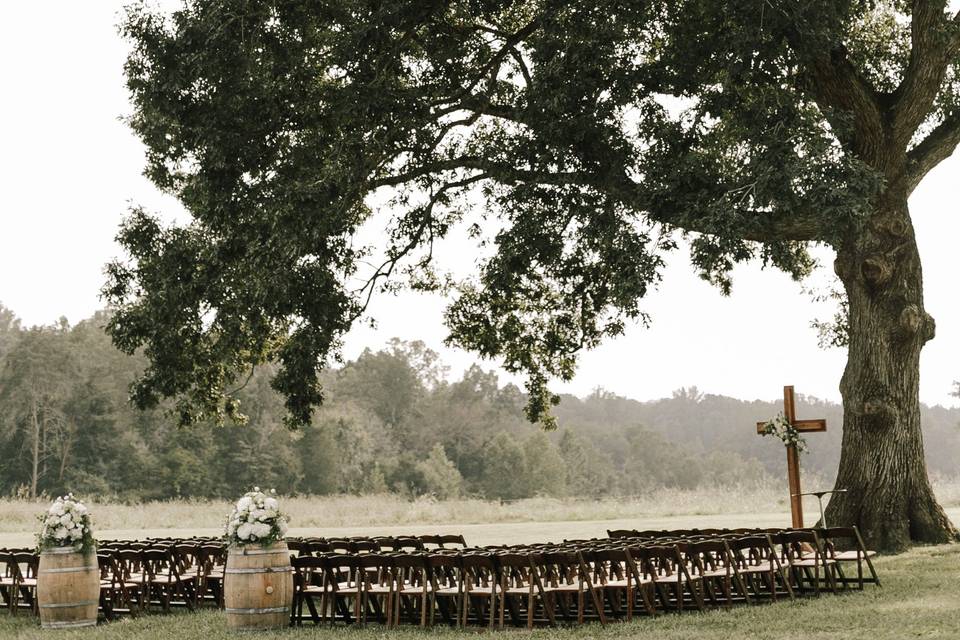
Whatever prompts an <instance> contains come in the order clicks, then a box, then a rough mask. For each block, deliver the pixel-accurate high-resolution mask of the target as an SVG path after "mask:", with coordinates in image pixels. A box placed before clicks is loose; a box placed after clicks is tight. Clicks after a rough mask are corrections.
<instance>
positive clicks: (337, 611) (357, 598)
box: [322, 553, 365, 624]
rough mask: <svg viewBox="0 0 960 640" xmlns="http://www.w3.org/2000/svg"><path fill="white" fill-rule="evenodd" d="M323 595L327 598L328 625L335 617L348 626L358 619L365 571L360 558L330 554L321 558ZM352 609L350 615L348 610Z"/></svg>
mask: <svg viewBox="0 0 960 640" xmlns="http://www.w3.org/2000/svg"><path fill="white" fill-rule="evenodd" d="M322 560H323V575H324V580H325V582H324V593H325V594H326V596H327V597H328V598H329V610H330V623H331V624H334V623H335V622H336V621H337V616H338V615H339V617H340V619H341V620H343V621H344V622H346V623H348V624H350V623H353V622H354V621H356V620H358V619H359V618H360V616H361V615H362V614H361V611H360V605H361V600H362V598H363V588H364V574H365V570H364V568H363V566H362V565H361V562H360V556H357V555H348V554H343V553H331V554H328V555H325V556H322ZM351 605H352V609H353V613H352V615H351V612H350V609H351Z"/></svg>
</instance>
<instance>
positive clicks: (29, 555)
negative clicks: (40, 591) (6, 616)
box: [0, 548, 40, 614]
mask: <svg viewBox="0 0 960 640" xmlns="http://www.w3.org/2000/svg"><path fill="white" fill-rule="evenodd" d="M39 562H40V557H39V556H38V555H37V553H36V551H35V550H33V549H20V548H15V549H6V548H4V549H0V604H2V605H3V607H4V608H5V609H7V611H8V612H10V613H12V614H16V613H17V612H18V611H20V610H22V609H26V610H28V611H31V612H33V613H36V611H37V599H36V595H37V566H38V564H39Z"/></svg>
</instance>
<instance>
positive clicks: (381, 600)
mask: <svg viewBox="0 0 960 640" xmlns="http://www.w3.org/2000/svg"><path fill="white" fill-rule="evenodd" d="M394 566H395V563H394V559H393V557H391V556H385V555H381V554H379V553H367V554H364V555H361V556H360V575H361V576H362V578H363V590H362V592H361V602H360V611H361V616H360V618H359V619H358V622H359V623H360V624H361V625H364V624H366V622H367V616H368V613H370V612H372V613H373V615H374V616H375V617H376V620H377V621H378V622H382V623H383V624H385V625H386V626H387V627H388V628H389V627H391V626H392V617H393V603H394V587H395V583H394Z"/></svg>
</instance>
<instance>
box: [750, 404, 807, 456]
mask: <svg viewBox="0 0 960 640" xmlns="http://www.w3.org/2000/svg"><path fill="white" fill-rule="evenodd" d="M761 435H764V436H776V437H777V438H779V439H780V441H781V442H783V444H784V446H786V447H789V446H790V445H794V446H795V447H796V448H797V451H798V452H799V453H804V452H805V451H807V441H806V440H804V439H803V436H802V435H800V432H799V431H797V428H796V427H794V426H793V425H792V424H791V423H790V421H789V420H787V418H786V416H784V415H783V414H782V413H779V414H777V417H776V418H774V419H773V420H770V421H769V422H767V423H766V424H765V425H763V433H762V434H761Z"/></svg>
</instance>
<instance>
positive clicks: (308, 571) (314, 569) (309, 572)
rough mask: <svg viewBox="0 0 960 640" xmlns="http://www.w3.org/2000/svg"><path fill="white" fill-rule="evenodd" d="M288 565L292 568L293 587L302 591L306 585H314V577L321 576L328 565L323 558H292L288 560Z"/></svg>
mask: <svg viewBox="0 0 960 640" xmlns="http://www.w3.org/2000/svg"><path fill="white" fill-rule="evenodd" d="M290 565H291V566H292V567H293V579H294V586H295V587H296V588H297V589H302V588H303V587H305V586H307V585H310V584H314V580H313V578H314V576H315V575H316V574H323V573H324V571H325V570H326V568H327V566H328V563H327V559H326V558H325V557H318V556H293V557H291V558H290ZM320 582H322V580H321V581H320Z"/></svg>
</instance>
